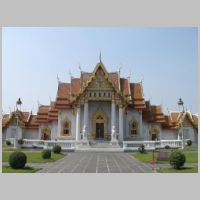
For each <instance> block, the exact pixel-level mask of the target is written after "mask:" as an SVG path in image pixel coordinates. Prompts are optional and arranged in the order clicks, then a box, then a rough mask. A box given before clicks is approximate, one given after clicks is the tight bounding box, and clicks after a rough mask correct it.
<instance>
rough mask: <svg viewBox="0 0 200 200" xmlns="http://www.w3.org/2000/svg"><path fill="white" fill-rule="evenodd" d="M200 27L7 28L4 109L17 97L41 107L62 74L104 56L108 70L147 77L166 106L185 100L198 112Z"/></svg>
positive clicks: (150, 92) (147, 90)
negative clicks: (199, 34) (199, 30)
mask: <svg viewBox="0 0 200 200" xmlns="http://www.w3.org/2000/svg"><path fill="white" fill-rule="evenodd" d="M197 35H198V33H197V28H139V27H138V28H133V27H126V28H125V27H110V28H102V27H92V28H91V27H88V28H86V27H63V28H53V27H52V28H41V27H38V28H20V27H19V28H17V27H14V28H11V27H10V28H9V27H7V28H3V34H2V44H3V45H2V52H3V54H2V58H3V69H2V76H3V77H2V96H3V105H2V107H3V112H4V113H5V112H9V107H10V108H11V109H12V110H13V109H14V107H15V102H16V100H17V99H18V97H21V99H22V102H23V104H22V109H23V110H24V111H30V110H31V109H32V110H33V112H34V113H36V111H37V107H38V104H37V102H38V101H39V102H40V103H41V104H49V101H50V98H51V99H52V100H54V99H55V97H56V92H57V86H58V82H57V74H58V76H59V78H60V80H61V81H63V82H68V81H69V80H70V76H69V71H71V73H72V75H73V76H79V75H80V71H79V68H78V66H79V64H80V65H81V68H82V70H83V71H92V70H93V69H94V67H95V65H96V63H97V62H98V61H99V52H100V51H101V55H102V62H103V63H104V65H105V67H106V68H107V70H108V71H109V72H111V71H118V69H119V67H121V76H124V77H127V76H129V74H130V73H131V81H132V82H139V81H140V80H141V79H142V78H143V90H144V95H145V98H146V99H147V100H149V99H150V100H151V104H162V106H163V110H164V112H165V113H167V108H168V109H169V110H178V106H177V101H178V98H179V97H182V99H183V101H184V103H185V106H186V107H187V108H188V109H190V110H192V112H193V113H197V49H198V44H197Z"/></svg>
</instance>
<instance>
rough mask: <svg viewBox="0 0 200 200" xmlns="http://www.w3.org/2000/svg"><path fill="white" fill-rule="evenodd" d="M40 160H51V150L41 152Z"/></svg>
mask: <svg viewBox="0 0 200 200" xmlns="http://www.w3.org/2000/svg"><path fill="white" fill-rule="evenodd" d="M42 158H44V159H49V158H51V150H50V149H44V150H43V151H42Z"/></svg>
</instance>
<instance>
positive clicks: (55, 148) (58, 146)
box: [53, 145, 62, 153]
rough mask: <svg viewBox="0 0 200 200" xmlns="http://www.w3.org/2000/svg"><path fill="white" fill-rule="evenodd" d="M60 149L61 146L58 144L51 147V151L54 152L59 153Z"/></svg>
mask: <svg viewBox="0 0 200 200" xmlns="http://www.w3.org/2000/svg"><path fill="white" fill-rule="evenodd" d="M61 150H62V148H61V146H60V145H55V146H54V147H53V152H54V153H60V152H61Z"/></svg>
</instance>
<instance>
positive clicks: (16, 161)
mask: <svg viewBox="0 0 200 200" xmlns="http://www.w3.org/2000/svg"><path fill="white" fill-rule="evenodd" d="M26 161H27V157H26V154H25V153H23V152H20V151H15V152H13V153H12V154H10V157H9V165H10V167H11V168H13V169H23V168H24V167H25V164H26Z"/></svg>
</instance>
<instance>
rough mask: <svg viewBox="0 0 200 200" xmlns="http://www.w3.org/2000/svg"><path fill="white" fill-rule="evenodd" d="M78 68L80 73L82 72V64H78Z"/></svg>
mask: <svg viewBox="0 0 200 200" xmlns="http://www.w3.org/2000/svg"><path fill="white" fill-rule="evenodd" d="M78 68H79V70H80V72H82V68H81V65H80V63H79V64H78Z"/></svg>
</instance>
